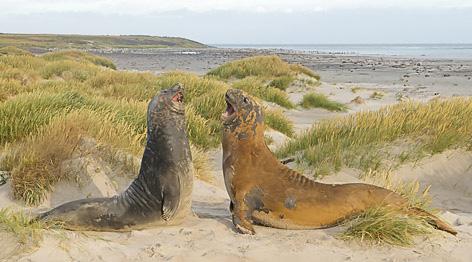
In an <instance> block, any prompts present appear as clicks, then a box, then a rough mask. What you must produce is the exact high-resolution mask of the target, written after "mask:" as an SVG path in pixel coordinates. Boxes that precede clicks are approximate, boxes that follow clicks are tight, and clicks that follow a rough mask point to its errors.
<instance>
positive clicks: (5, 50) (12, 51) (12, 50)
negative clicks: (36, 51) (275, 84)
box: [0, 46, 33, 56]
mask: <svg viewBox="0 0 472 262" xmlns="http://www.w3.org/2000/svg"><path fill="white" fill-rule="evenodd" d="M1 55H25V56H33V54H32V53H31V52H29V51H26V50H23V49H20V48H18V47H15V46H5V47H2V48H0V56H1Z"/></svg>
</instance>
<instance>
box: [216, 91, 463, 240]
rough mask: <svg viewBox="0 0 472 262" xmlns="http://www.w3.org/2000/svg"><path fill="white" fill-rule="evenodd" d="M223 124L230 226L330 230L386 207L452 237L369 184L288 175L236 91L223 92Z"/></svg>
mask: <svg viewBox="0 0 472 262" xmlns="http://www.w3.org/2000/svg"><path fill="white" fill-rule="evenodd" d="M226 102H227V110H226V112H225V113H224V114H223V115H222V119H223V125H224V130H223V140H222V145H223V173H224V179H225V185H226V188H227V191H228V194H229V196H230V199H231V204H230V210H231V212H232V215H233V224H234V225H235V227H236V229H237V230H238V231H239V232H241V233H248V234H253V233H255V231H254V228H253V226H252V224H253V223H255V224H260V225H265V226H269V227H275V228H281V229H316V228H325V227H331V226H335V225H337V224H339V223H340V222H342V221H343V220H345V219H347V218H350V217H352V216H354V215H357V214H360V213H361V212H363V211H365V210H366V209H368V208H372V207H376V206H381V205H384V206H385V205H386V206H390V207H392V208H398V209H399V210H405V211H406V212H408V213H416V214H420V215H423V216H427V217H428V218H430V219H429V220H431V224H432V225H434V226H435V227H437V228H438V229H441V230H445V231H448V232H450V233H452V234H455V233H456V232H455V231H454V230H453V229H452V228H450V227H449V226H448V225H447V224H446V223H444V222H442V221H441V220H439V219H438V218H437V217H435V216H433V215H431V214H429V213H427V212H426V211H423V210H419V209H408V203H407V200H406V199H405V198H403V197H401V196H400V195H398V194H396V193H394V192H392V191H390V190H387V189H384V188H381V187H377V186H374V185H368V184H362V183H351V184H323V183H318V182H315V181H313V180H311V179H308V178H306V177H305V176H303V175H300V174H298V173H297V172H295V171H293V170H290V169H289V168H287V167H286V166H285V165H283V164H282V163H280V161H279V160H278V159H277V158H276V157H275V156H274V155H273V154H272V152H271V151H270V150H269V148H268V147H267V146H266V144H265V141H264V118H263V113H262V109H261V107H260V105H259V104H258V103H257V102H256V101H254V100H253V99H252V98H251V97H249V96H248V95H247V94H245V93H244V92H242V91H240V90H232V89H230V90H228V92H227V93H226Z"/></svg>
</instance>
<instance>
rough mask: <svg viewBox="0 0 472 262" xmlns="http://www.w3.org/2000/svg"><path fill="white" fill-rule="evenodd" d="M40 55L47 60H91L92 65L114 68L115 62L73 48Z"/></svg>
mask: <svg viewBox="0 0 472 262" xmlns="http://www.w3.org/2000/svg"><path fill="white" fill-rule="evenodd" d="M42 57H43V59H45V60H47V61H64V60H66V61H67V60H74V61H77V62H91V63H92V64H94V65H98V66H103V67H108V68H111V69H116V66H115V64H113V62H112V61H111V60H109V59H107V58H104V57H100V56H96V55H91V54H88V53H84V52H80V51H75V50H68V51H60V52H54V53H47V54H45V55H43V56H42Z"/></svg>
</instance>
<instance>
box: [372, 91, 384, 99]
mask: <svg viewBox="0 0 472 262" xmlns="http://www.w3.org/2000/svg"><path fill="white" fill-rule="evenodd" d="M384 96H385V94H384V93H382V92H378V91H374V92H373V93H372V94H371V95H370V98H372V99H377V100H378V99H382V97H384Z"/></svg>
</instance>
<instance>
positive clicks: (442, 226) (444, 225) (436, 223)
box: [408, 207, 457, 235]
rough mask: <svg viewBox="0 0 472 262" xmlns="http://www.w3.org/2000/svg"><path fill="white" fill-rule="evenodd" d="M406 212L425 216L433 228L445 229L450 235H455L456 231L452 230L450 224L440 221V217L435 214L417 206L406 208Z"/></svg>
mask: <svg viewBox="0 0 472 262" xmlns="http://www.w3.org/2000/svg"><path fill="white" fill-rule="evenodd" d="M408 211H409V212H408V213H410V214H413V215H417V216H421V217H425V218H426V220H427V222H428V224H430V225H432V226H433V227H434V228H436V229H438V230H442V231H446V232H448V233H450V234H452V235H457V231H456V230H454V229H453V228H452V227H451V226H450V225H448V224H447V223H446V222H444V221H442V220H441V219H440V218H438V217H437V216H435V215H433V214H431V213H429V212H427V211H424V210H423V209H420V208H417V207H412V208H409V209H408Z"/></svg>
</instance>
